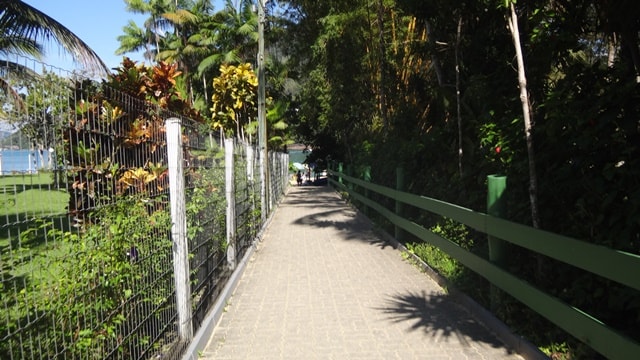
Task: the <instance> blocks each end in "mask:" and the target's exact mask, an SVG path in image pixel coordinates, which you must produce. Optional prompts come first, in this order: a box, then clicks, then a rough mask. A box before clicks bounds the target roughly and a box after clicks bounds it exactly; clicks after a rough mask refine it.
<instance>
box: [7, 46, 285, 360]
mask: <svg viewBox="0 0 640 360" xmlns="http://www.w3.org/2000/svg"><path fill="white" fill-rule="evenodd" d="M16 62H18V63H19V65H22V66H23V67H25V68H26V69H27V70H29V75H30V76H28V77H24V76H19V75H21V74H22V73H18V72H16V71H15V63H16ZM20 62H21V63H20ZM0 76H1V77H2V80H4V81H5V82H6V83H7V84H8V85H10V90H11V91H5V92H1V93H0V99H2V102H3V112H2V116H1V117H0V149H1V150H0V154H1V156H0V205H1V206H0V250H1V254H0V311H1V315H0V358H2V359H28V358H30V359H45V358H63V359H102V358H113V359H150V358H156V357H159V356H161V357H163V358H178V357H179V356H180V353H181V352H182V350H183V349H184V348H185V347H186V345H185V344H184V343H183V342H181V341H180V337H179V331H178V330H179V328H178V324H177V322H178V319H177V315H176V314H177V308H176V302H177V299H176V289H175V284H174V269H173V264H174V259H173V252H172V246H173V243H172V237H171V225H172V220H171V216H170V211H169V209H170V201H171V198H170V196H169V187H170V184H169V181H168V159H167V156H168V155H167V139H166V137H165V128H164V121H165V120H166V119H167V118H170V117H175V116H176V115H175V114H171V113H168V112H164V111H161V110H160V109H158V108H157V107H156V106H153V105H151V104H149V103H145V102H142V101H140V100H138V99H136V98H132V97H131V96H129V95H127V94H125V93H122V92H119V91H117V90H115V89H112V88H108V87H107V86H106V85H105V84H104V83H97V82H95V81H89V80H87V79H83V78H81V77H79V76H77V75H76V74H74V73H69V72H65V71H63V70H60V69H55V68H51V67H48V66H46V65H44V64H41V63H38V62H34V61H32V60H28V59H23V58H19V57H16V61H12V62H8V61H7V62H5V63H2V64H0ZM180 120H181V124H182V130H181V131H182V140H183V148H182V149H183V150H182V151H183V158H184V161H183V164H182V166H183V171H184V178H185V188H186V191H185V199H186V208H185V213H184V215H183V216H184V217H185V221H186V224H187V231H186V232H187V241H188V250H189V265H188V267H189V268H188V269H187V271H188V274H189V282H190V284H189V285H190V291H191V292H190V296H191V299H189V300H190V302H191V304H192V306H191V321H192V326H193V329H192V330H193V331H197V329H198V328H199V326H200V324H201V322H202V320H203V319H204V318H205V316H206V314H207V312H208V311H209V310H210V308H211V307H212V306H213V304H214V302H215V299H216V297H217V296H218V293H219V292H220V291H221V289H222V288H223V287H224V285H225V283H226V281H227V279H228V277H229V276H230V269H229V266H228V264H227V259H226V256H225V250H226V246H227V245H228V244H227V241H226V238H225V233H226V229H225V226H226V225H225V224H226V222H225V197H224V191H225V190H224V189H225V188H224V187H225V183H224V156H221V154H223V152H224V150H223V146H222V145H221V144H222V141H221V139H219V138H217V137H216V136H214V135H213V134H211V133H210V132H209V131H208V130H207V129H206V128H205V127H203V126H202V124H198V123H196V122H193V121H191V120H189V119H184V118H181V119H180ZM235 149H236V152H235V155H234V159H235V160H234V165H233V166H234V169H235V174H236V176H235V179H234V181H235V183H234V185H235V192H234V196H235V200H236V214H237V215H236V216H237V218H236V224H237V229H236V233H237V234H238V244H239V247H238V248H239V251H238V254H237V256H238V257H240V256H242V254H244V252H245V251H246V249H247V248H248V247H249V246H251V245H252V244H253V242H254V241H255V237H256V236H257V234H258V233H259V230H260V228H261V227H262V226H263V224H262V223H261V213H260V211H261V209H260V201H259V198H260V186H259V184H258V178H259V176H258V174H259V166H258V165H259V159H257V158H255V156H256V155H257V152H254V151H252V150H247V149H250V148H248V147H247V145H246V144H237V146H236V147H235ZM278 159H279V160H278V161H276V162H274V163H273V164H274V165H277V167H279V168H282V167H286V164H284V163H283V161H286V157H282V156H280V157H278ZM280 173H281V172H280V171H278V172H277V173H271V174H270V177H271V181H272V183H273V184H282V185H274V186H275V188H273V189H271V192H272V194H271V195H270V196H271V197H272V198H273V199H276V200H277V199H279V198H280V197H281V196H282V194H283V189H284V188H283V186H284V183H285V181H286V175H285V179H284V180H283V179H280V178H279V176H280V175H279V174H280Z"/></svg>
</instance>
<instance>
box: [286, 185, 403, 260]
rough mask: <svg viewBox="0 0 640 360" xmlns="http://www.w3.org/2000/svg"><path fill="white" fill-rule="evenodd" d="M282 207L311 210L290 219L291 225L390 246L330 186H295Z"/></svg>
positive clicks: (379, 245) (367, 221) (370, 224)
mask: <svg viewBox="0 0 640 360" xmlns="http://www.w3.org/2000/svg"><path fill="white" fill-rule="evenodd" d="M283 205H286V206H292V207H305V208H311V209H313V211H308V210H307V211H305V212H304V214H303V216H300V217H298V218H296V219H294V220H293V221H292V224H293V225H303V226H312V227H316V228H333V229H335V230H338V231H340V233H341V235H340V237H341V238H342V239H343V240H356V241H361V242H364V243H367V244H370V245H375V246H378V247H381V248H386V247H387V246H393V245H392V244H390V243H388V242H387V241H385V240H384V239H383V238H382V237H381V236H380V235H379V234H376V232H375V230H374V228H373V224H372V223H371V222H370V221H369V220H368V219H366V218H365V217H364V216H363V215H362V214H360V213H359V212H358V211H357V210H355V209H354V208H352V207H351V206H349V205H348V204H347V203H346V202H345V201H344V200H342V199H341V198H340V197H339V196H338V195H337V193H336V192H335V190H334V189H333V188H331V187H328V186H326V187H306V186H301V187H295V188H293V189H291V190H290V191H289V193H288V194H287V196H286V198H285V200H284V202H283ZM394 247H395V246H394Z"/></svg>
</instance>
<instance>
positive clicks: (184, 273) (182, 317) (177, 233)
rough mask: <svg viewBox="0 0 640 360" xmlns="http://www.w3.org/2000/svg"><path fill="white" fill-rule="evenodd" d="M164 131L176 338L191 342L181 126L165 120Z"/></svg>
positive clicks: (175, 122) (189, 284) (174, 119)
mask: <svg viewBox="0 0 640 360" xmlns="http://www.w3.org/2000/svg"><path fill="white" fill-rule="evenodd" d="M165 128H166V133H167V153H168V154H167V155H168V166H169V198H170V206H171V239H172V241H173V272H174V281H175V287H176V306H177V311H178V336H179V337H180V339H181V340H183V341H191V339H192V338H193V325H192V321H191V283H190V281H189V244H188V241H187V214H186V200H185V179H184V168H183V166H184V160H183V153H182V124H181V121H180V119H178V118H169V119H167V120H166V121H165Z"/></svg>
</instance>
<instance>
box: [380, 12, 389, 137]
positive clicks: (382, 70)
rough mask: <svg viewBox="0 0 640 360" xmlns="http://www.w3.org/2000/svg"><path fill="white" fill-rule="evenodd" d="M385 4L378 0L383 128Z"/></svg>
mask: <svg viewBox="0 0 640 360" xmlns="http://www.w3.org/2000/svg"><path fill="white" fill-rule="evenodd" d="M383 21H384V4H383V2H382V0H378V36H379V41H380V85H379V86H380V88H379V92H380V93H379V96H380V117H381V119H382V125H383V128H385V129H386V128H387V97H386V92H385V83H386V71H387V69H386V66H385V63H386V52H387V50H386V46H385V43H384V22H383Z"/></svg>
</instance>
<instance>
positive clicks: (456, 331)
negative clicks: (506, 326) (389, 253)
mask: <svg viewBox="0 0 640 360" xmlns="http://www.w3.org/2000/svg"><path fill="white" fill-rule="evenodd" d="M374 309H375V310H378V311H381V312H382V313H384V314H386V316H387V319H388V320H390V321H392V322H394V323H401V322H408V323H410V325H409V327H408V328H407V331H423V332H424V333H425V334H429V335H431V337H433V338H436V337H445V338H450V337H454V336H455V337H456V338H457V339H458V341H459V342H460V343H461V344H462V345H463V346H465V347H467V346H469V343H470V342H474V343H477V342H482V343H485V344H487V345H489V346H491V347H493V348H504V344H503V343H502V342H501V341H500V340H499V339H498V338H497V337H495V336H493V334H491V333H490V332H489V331H488V330H487V328H485V327H484V326H483V325H482V324H481V323H479V322H477V321H476V320H475V319H474V318H473V317H471V315H469V314H468V313H467V312H466V311H465V310H464V309H463V308H461V307H460V306H459V305H457V304H456V303H455V302H454V301H453V300H452V299H451V297H450V296H448V295H446V294H438V293H431V294H430V295H427V294H426V293H425V292H424V291H422V293H421V294H419V293H414V292H408V293H406V294H395V295H391V296H389V297H388V298H387V299H386V301H385V304H384V305H383V306H380V307H375V308H374ZM505 350H506V351H507V353H509V354H512V353H513V351H511V350H509V349H505Z"/></svg>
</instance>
